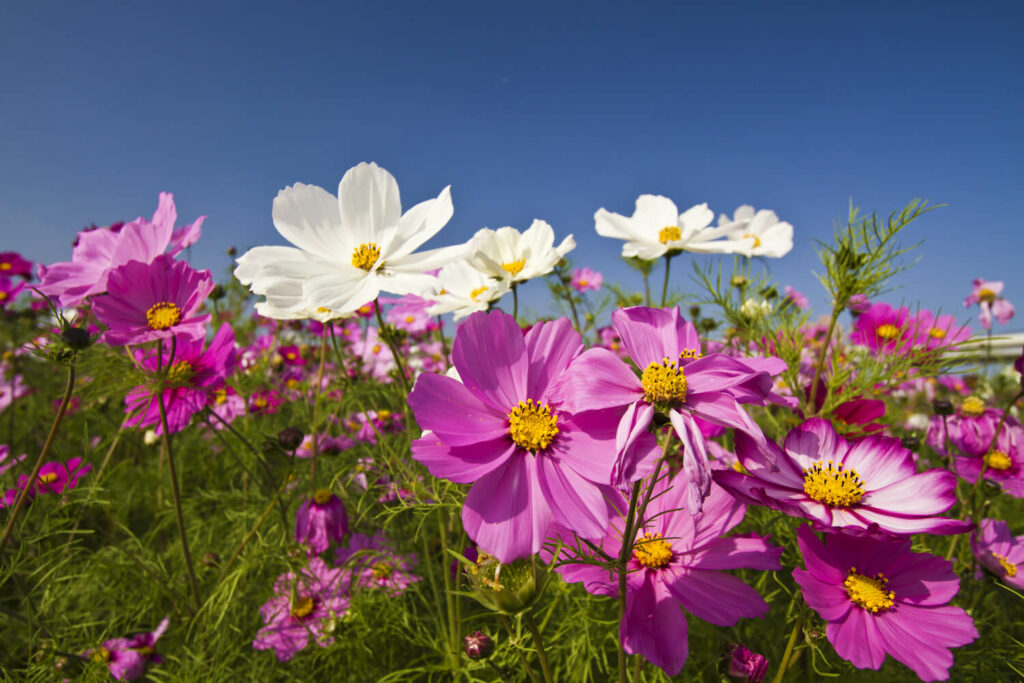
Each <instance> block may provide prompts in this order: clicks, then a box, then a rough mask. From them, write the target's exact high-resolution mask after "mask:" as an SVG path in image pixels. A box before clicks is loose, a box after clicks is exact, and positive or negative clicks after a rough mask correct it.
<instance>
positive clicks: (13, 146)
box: [0, 0, 1024, 330]
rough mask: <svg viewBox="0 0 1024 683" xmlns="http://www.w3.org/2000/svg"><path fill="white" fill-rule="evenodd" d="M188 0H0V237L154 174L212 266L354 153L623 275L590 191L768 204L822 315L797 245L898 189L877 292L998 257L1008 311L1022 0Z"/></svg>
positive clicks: (73, 211) (1015, 291)
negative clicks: (549, 231)
mask: <svg viewBox="0 0 1024 683" xmlns="http://www.w3.org/2000/svg"><path fill="white" fill-rule="evenodd" d="M212 4H213V3H208V2H203V3H187V2H133V3H129V2H122V3H109V2H88V3H86V2H53V1H49V0H28V1H24V0H5V2H4V3H3V5H2V8H0V226H2V231H3V232H2V234H3V240H2V243H0V251H3V250H12V249H13V250H17V251H21V252H22V253H24V254H25V255H26V256H27V257H29V258H32V259H34V260H42V261H46V262H52V261H60V260H68V259H69V258H70V253H71V252H70V243H71V240H72V239H73V237H74V234H75V232H76V230H78V229H80V228H81V227H82V226H85V225H88V224H89V223H93V222H95V223H98V224H107V223H110V222H113V221H115V220H131V219H133V218H135V217H136V216H139V215H145V216H147V217H148V216H150V215H151V214H152V212H153V210H154V209H155V208H156V201H157V194H158V193H159V192H160V191H161V190H166V191H170V192H173V193H174V195H175V198H176V200H177V203H178V211H179V216H180V217H181V218H182V219H188V220H192V219H193V218H194V217H195V216H197V215H200V214H206V215H208V216H209V218H208V219H207V222H206V225H205V227H204V237H203V239H202V241H201V242H200V243H199V244H198V245H196V247H194V248H193V263H194V264H195V265H197V266H199V267H207V268H213V269H214V270H215V272H216V273H218V274H219V273H222V272H223V271H224V269H225V268H226V267H227V265H228V260H227V257H225V256H224V250H225V249H226V248H227V247H228V246H229V245H237V246H238V247H239V249H240V250H244V248H246V247H248V246H254V245H258V244H280V243H283V240H282V238H280V237H279V236H278V235H277V233H276V232H275V231H274V228H273V224H272V222H271V216H270V209H271V202H272V200H273V198H274V195H275V194H276V193H277V191H278V190H279V189H281V188H283V187H285V186H287V185H290V184H292V183H294V182H297V181H301V182H305V183H313V184H317V185H321V186H323V187H325V188H327V189H329V190H330V191H331V192H336V191H337V183H338V180H340V178H341V176H342V174H343V173H344V172H345V170H346V169H348V168H349V167H350V166H353V165H355V164H356V163H358V162H360V161H376V162H377V163H379V164H380V165H381V166H383V167H384V168H387V169H388V170H390V171H391V172H392V173H393V174H394V175H395V176H396V178H397V179H398V183H399V186H400V188H401V191H402V196H403V203H404V204H405V205H406V206H411V205H412V204H413V203H416V202H418V201H421V200H423V199H426V198H429V197H433V196H436V195H437V193H438V192H439V191H440V190H441V189H442V188H443V187H444V186H445V185H449V184H450V185H451V186H452V196H453V201H454V205H455V216H454V218H453V220H452V221H451V223H450V224H449V226H448V227H446V228H445V229H444V230H442V231H441V233H440V234H439V236H438V237H437V238H436V239H435V240H433V241H432V242H431V243H430V246H434V245H436V246H441V245H443V244H451V243H456V242H462V241H464V240H466V239H468V238H469V237H470V236H471V235H472V234H473V232H475V231H476V230H477V229H478V228H480V227H483V226H488V227H492V228H497V227H500V226H503V225H512V226H515V227H518V228H520V229H525V228H526V227H527V226H528V225H529V224H530V222H531V220H532V219H533V218H543V219H545V220H547V221H549V222H550V223H551V224H552V225H553V226H554V228H555V232H556V234H557V235H558V238H559V239H561V236H563V235H565V234H567V233H570V232H571V233H573V234H574V235H575V237H576V240H577V242H578V243H579V247H578V248H577V250H576V251H575V252H574V253H573V254H571V256H573V257H574V258H575V260H576V263H577V265H589V266H591V267H594V268H596V269H598V270H602V271H604V273H605V276H606V278H608V279H611V280H618V281H620V282H621V281H624V280H625V279H626V278H627V277H628V271H627V270H626V269H625V267H624V266H623V265H622V264H621V263H620V262H619V261H618V253H619V250H620V248H621V243H620V242H617V241H614V240H608V239H605V238H601V237H598V236H597V234H596V233H595V232H594V222H593V214H594V211H595V210H596V209H597V208H599V207H605V208H608V209H609V210H612V211H616V212H619V213H624V214H630V213H632V211H633V202H634V201H635V199H636V197H637V196H638V195H639V194H642V193H654V194H664V195H666V196H668V197H670V198H672V199H673V200H674V201H675V202H676V203H677V205H679V206H680V208H681V209H683V208H686V207H688V206H691V205H693V204H696V203H700V202H708V203H709V204H710V206H711V208H712V209H713V210H715V211H716V212H719V213H721V212H729V213H731V212H732V211H733V209H735V208H736V206H738V205H740V204H744V203H749V204H753V205H754V206H755V207H757V208H771V209H774V210H775V211H776V212H777V213H778V214H779V216H780V217H781V218H782V219H783V220H787V221H789V222H790V223H792V224H793V225H794V226H795V230H796V232H795V239H796V248H795V249H794V250H793V251H792V252H791V253H790V254H789V255H788V256H787V257H785V258H784V259H782V260H778V261H772V262H771V263H770V266H771V268H772V269H773V272H774V273H775V275H776V277H777V279H778V280H779V282H780V284H783V285H784V284H792V285H794V286H796V287H797V288H798V289H800V290H802V291H804V292H805V293H806V294H807V295H808V296H809V297H810V299H811V302H812V305H813V306H814V307H815V309H817V310H820V311H824V309H825V306H826V302H825V298H824V296H823V293H822V290H821V287H820V285H819V284H818V283H817V281H816V280H815V279H814V277H813V275H812V271H814V270H815V269H817V267H818V266H817V259H816V257H815V252H814V246H813V240H814V239H815V238H819V239H827V238H828V236H829V235H830V234H831V230H832V222H833V220H834V219H835V218H836V217H837V216H838V215H840V214H842V213H845V211H846V208H847V206H848V203H849V201H850V200H851V199H852V200H853V201H854V203H856V204H857V205H859V206H860V207H862V208H863V209H865V210H868V211H872V210H877V211H878V212H880V213H888V212H889V211H891V210H893V209H898V208H901V207H902V206H903V205H904V204H906V203H907V202H908V201H909V200H910V199H912V198H914V197H922V198H928V199H930V200H932V201H933V202H937V203H945V204H948V205H949V206H948V207H947V208H943V209H940V210H937V211H935V212H933V213H931V214H929V215H928V216H927V217H925V218H924V219H922V220H921V221H920V223H918V224H916V225H915V227H913V228H912V229H911V230H910V232H909V234H908V238H909V239H910V240H916V239H924V240H925V245H924V247H923V249H922V250H921V252H920V255H921V261H920V263H919V264H918V265H917V266H916V267H915V268H914V269H913V270H911V271H910V272H909V274H907V275H905V276H903V277H902V278H901V279H900V283H901V284H902V285H903V288H902V289H900V290H899V291H897V292H895V293H893V294H890V295H889V296H888V297H887V300H889V301H891V302H893V303H898V302H900V301H901V300H903V301H907V302H911V301H913V302H920V304H921V305H922V306H924V307H930V308H940V307H941V308H943V309H944V310H945V311H947V312H958V313H960V312H962V313H964V314H965V315H966V314H967V311H965V310H964V309H963V308H962V304H961V302H962V299H963V297H964V296H965V295H966V294H967V293H968V292H969V290H970V283H971V279H972V278H974V277H985V278H987V279H994V280H1004V281H1005V282H1006V290H1005V293H1006V295H1007V296H1008V297H1009V298H1010V299H1011V300H1012V301H1015V302H1016V304H1017V306H1018V308H1019V309H1021V313H1020V314H1019V316H1018V319H1017V320H1014V322H1013V323H1011V324H1010V325H1009V326H1007V328H1006V329H1007V330H1020V329H1024V268H1022V267H1021V257H1022V253H1024V252H1022V249H1021V242H1022V237H1024V227H1022V225H1021V223H1022V216H1024V192H1022V188H1021V180H1022V171H1024V132H1022V122H1024V85H1022V84H1024V77H1022V72H1024V39H1022V38H1021V35H1022V32H1024V3H1021V2H1017V1H1014V2H978V3H967V2H940V1H937V0H933V1H931V2H900V3H890V2H856V3H854V2H845V3H839V2H830V1H826V0H814V1H807V2H752V1H744V2H741V1H739V0H719V1H716V2H658V1H645V2H639V3H629V2H614V3H612V2H593V1H591V2H583V3H568V2H565V3H552V2H543V3H535V2H521V1H517V2H508V3H497V2H479V1H476V2H460V3H454V2H435V3H430V2H359V3H356V2H334V3H322V4H312V3H303V2H279V1H278V2H260V1H254V2H246V3H240V2H239V3H217V7H212V6H211V5H212ZM683 260H684V259H678V260H677V262H676V263H675V264H673V271H674V273H676V274H677V277H676V278H674V282H673V284H674V286H675V288H676V289H677V290H679V291H686V290H692V284H691V283H690V282H689V275H688V268H687V267H686V266H684V265H683V264H682V263H681V262H682V261H683ZM525 294H526V296H527V297H528V298H529V297H530V296H532V295H537V296H544V295H545V294H544V292H543V290H542V289H541V288H539V287H537V288H534V289H529V290H527V292H526V293H525ZM997 329H1000V328H997Z"/></svg>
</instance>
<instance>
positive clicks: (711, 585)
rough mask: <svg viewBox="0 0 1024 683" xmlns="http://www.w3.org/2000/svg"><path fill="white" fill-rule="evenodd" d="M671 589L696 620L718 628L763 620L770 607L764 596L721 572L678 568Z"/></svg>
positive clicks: (671, 573)
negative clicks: (750, 618)
mask: <svg viewBox="0 0 1024 683" xmlns="http://www.w3.org/2000/svg"><path fill="white" fill-rule="evenodd" d="M666 574H668V575H669V576H672V578H671V579H667V580H668V581H669V584H668V589H669V592H671V593H672V595H673V596H674V597H675V598H676V599H677V600H679V602H681V603H682V604H683V607H685V608H686V609H687V610H688V611H689V612H690V613H691V614H693V616H695V617H697V618H698V619H703V620H704V621H706V622H708V623H711V624H715V625H717V626H735V625H736V623H737V622H738V621H739V620H740V619H742V618H748V617H763V616H764V615H766V614H768V603H766V602H765V601H764V598H762V597H761V594H760V593H758V592H757V591H756V590H754V589H753V588H751V587H750V586H748V585H747V584H745V583H743V582H742V581H741V580H739V579H737V578H736V577H735V576H730V575H729V574H723V573H721V572H714V571H704V570H702V569H688V568H678V569H677V568H675V567H673V568H672V569H670V570H667V571H666Z"/></svg>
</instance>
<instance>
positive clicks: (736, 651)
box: [726, 644, 768, 683]
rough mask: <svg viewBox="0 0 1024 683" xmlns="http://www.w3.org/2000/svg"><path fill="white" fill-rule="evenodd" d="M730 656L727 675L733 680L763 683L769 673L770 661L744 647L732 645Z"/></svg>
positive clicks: (729, 651) (746, 682)
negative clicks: (740, 679) (739, 679)
mask: <svg viewBox="0 0 1024 683" xmlns="http://www.w3.org/2000/svg"><path fill="white" fill-rule="evenodd" d="M728 655H729V668H728V669H727V670H726V673H728V674H729V675H730V676H732V677H733V678H742V679H743V680H744V681H745V683H761V681H763V680H764V675H765V674H766V673H768V659H767V658H766V657H765V656H764V655H761V654H758V653H756V652H754V651H753V650H750V649H747V648H746V647H744V646H743V645H739V644H734V645H730V646H729V650H728Z"/></svg>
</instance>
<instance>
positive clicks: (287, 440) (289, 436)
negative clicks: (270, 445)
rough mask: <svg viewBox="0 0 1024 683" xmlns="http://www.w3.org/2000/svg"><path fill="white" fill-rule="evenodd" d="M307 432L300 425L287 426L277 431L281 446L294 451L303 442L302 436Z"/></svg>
mask: <svg viewBox="0 0 1024 683" xmlns="http://www.w3.org/2000/svg"><path fill="white" fill-rule="evenodd" d="M304 436H305V434H303V433H302V430H301V429H299V428H298V427H285V428H284V429H282V430H281V431H280V432H278V433H277V440H278V441H279V442H280V443H281V448H283V449H285V450H286V451H294V450H295V449H296V448H298V447H299V446H300V445H301V444H302V438H303V437H304Z"/></svg>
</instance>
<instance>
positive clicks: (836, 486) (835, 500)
mask: <svg viewBox="0 0 1024 683" xmlns="http://www.w3.org/2000/svg"><path fill="white" fill-rule="evenodd" d="M804 493H806V494H807V495H808V496H810V497H811V498H813V499H814V500H816V501H818V502H819V503H824V504H825V505H828V506H829V507H843V508H845V507H850V506H851V505H855V504H856V503H859V502H860V499H861V498H863V497H864V481H863V480H862V479H861V478H860V475H859V474H857V471H856V470H848V469H845V468H844V467H843V466H842V465H836V464H834V463H833V462H832V461H829V462H828V463H824V462H822V461H821V460H819V461H818V462H816V463H814V465H812V466H811V467H810V468H808V469H805V470H804Z"/></svg>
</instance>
